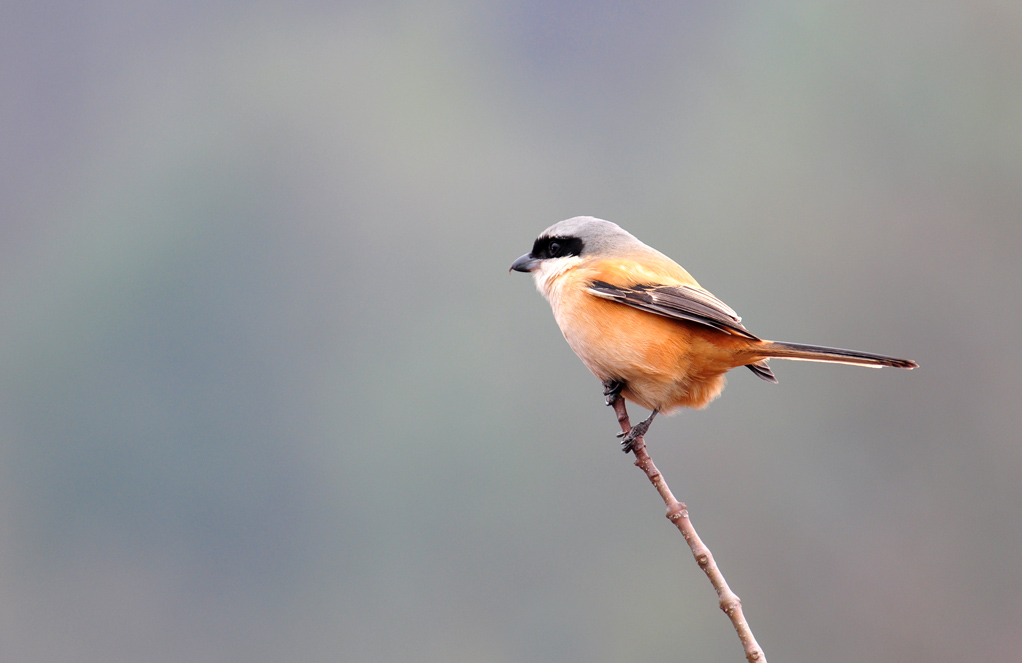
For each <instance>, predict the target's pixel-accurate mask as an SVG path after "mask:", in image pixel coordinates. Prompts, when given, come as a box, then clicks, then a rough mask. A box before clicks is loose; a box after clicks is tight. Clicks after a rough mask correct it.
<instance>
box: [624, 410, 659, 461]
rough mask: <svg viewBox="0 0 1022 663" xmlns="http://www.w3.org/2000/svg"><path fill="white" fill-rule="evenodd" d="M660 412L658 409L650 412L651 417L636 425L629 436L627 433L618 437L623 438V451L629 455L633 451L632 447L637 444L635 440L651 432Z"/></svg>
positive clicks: (629, 432)
mask: <svg viewBox="0 0 1022 663" xmlns="http://www.w3.org/2000/svg"><path fill="white" fill-rule="evenodd" d="M659 411H660V409H659V408H657V409H656V410H653V411H652V412H650V413H649V417H647V418H646V419H643V420H642V421H640V422H639V423H637V424H635V425H634V426H633V427H632V430H630V431H628V433H627V434H626V433H618V434H617V436H618V437H620V438H621V451H624V452H625V453H628V452H629V451H631V450H632V445H634V444H635V440H637V439H639V438H640V437H642V436H644V435H645V434H646V431H648V430H649V425H650V424H651V423H653V417H655V416H656V415H657V412H659Z"/></svg>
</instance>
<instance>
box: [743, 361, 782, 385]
mask: <svg viewBox="0 0 1022 663" xmlns="http://www.w3.org/2000/svg"><path fill="white" fill-rule="evenodd" d="M745 367H746V368H747V369H749V370H750V371H752V372H753V373H755V374H756V377H758V378H759V379H760V380H766V381H767V382H773V383H774V384H777V378H776V377H774V372H773V371H771V370H770V366H769V365H768V364H767V363H766V359H764V360H763V361H757V362H756V363H755V364H746V366H745Z"/></svg>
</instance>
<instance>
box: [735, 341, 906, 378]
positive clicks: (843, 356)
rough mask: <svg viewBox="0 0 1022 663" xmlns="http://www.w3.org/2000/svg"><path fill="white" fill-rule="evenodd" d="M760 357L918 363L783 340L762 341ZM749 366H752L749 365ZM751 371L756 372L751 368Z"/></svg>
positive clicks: (898, 364)
mask: <svg viewBox="0 0 1022 663" xmlns="http://www.w3.org/2000/svg"><path fill="white" fill-rule="evenodd" d="M756 354H757V355H759V356H761V357H777V358H778V359H801V360H802V361H826V362H833V363H835V364H854V365H856V366H870V367H872V368H880V367H881V366H893V367H895V368H908V369H912V368H916V367H917V366H919V364H917V363H915V362H914V361H912V360H910V359H897V358H895V357H887V356H885V355H875V354H871V353H869V352H858V351H856V350H842V349H841V348H826V347H823V346H822V345H803V344H802V343H785V342H783V341H764V343H763V345H762V346H759V347H757V348H756ZM749 368H752V366H750V367H749ZM753 372H756V371H755V369H753Z"/></svg>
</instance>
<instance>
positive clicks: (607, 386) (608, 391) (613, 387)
mask: <svg viewBox="0 0 1022 663" xmlns="http://www.w3.org/2000/svg"><path fill="white" fill-rule="evenodd" d="M624 388H625V383H624V382H619V381H618V380H604V382H603V395H604V396H606V397H607V405H613V404H614V403H615V402H617V399H618V398H620V397H621V390H622V389H624Z"/></svg>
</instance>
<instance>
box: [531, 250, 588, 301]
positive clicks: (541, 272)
mask: <svg viewBox="0 0 1022 663" xmlns="http://www.w3.org/2000/svg"><path fill="white" fill-rule="evenodd" d="M580 262H582V259H581V258H579V257H578V256H568V257H565V258H548V259H546V260H544V261H543V262H541V263H539V267H537V268H536V269H534V270H533V271H532V277H533V278H534V279H535V280H536V289H537V290H539V292H540V293H541V294H542V295H543V296H544V297H546V299H547V301H549V302H551V303H553V299H552V297H553V295H554V291H555V289H556V284H557V279H558V278H559V277H560V276H561V275H562V274H564V273H565V272H566V271H568V270H569V269H572V268H574V267H576V266H577V265H578V264H579V263H580Z"/></svg>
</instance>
